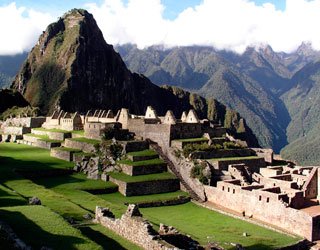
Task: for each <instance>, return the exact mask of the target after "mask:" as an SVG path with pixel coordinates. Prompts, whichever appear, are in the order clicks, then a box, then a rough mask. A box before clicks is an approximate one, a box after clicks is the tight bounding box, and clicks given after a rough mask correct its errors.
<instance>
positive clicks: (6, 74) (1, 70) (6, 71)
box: [0, 53, 28, 89]
mask: <svg viewBox="0 0 320 250" xmlns="http://www.w3.org/2000/svg"><path fill="white" fill-rule="evenodd" d="M27 55H28V53H22V54H18V55H13V56H0V89H1V88H7V87H9V86H10V85H11V83H12V81H13V79H14V77H15V75H16V74H17V72H18V70H19V69H20V67H21V65H22V63H23V62H24V60H25V59H26V58H27Z"/></svg>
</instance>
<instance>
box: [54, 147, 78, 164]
mask: <svg viewBox="0 0 320 250" xmlns="http://www.w3.org/2000/svg"><path fill="white" fill-rule="evenodd" d="M50 156H52V157H55V158H58V159H61V160H65V161H72V160H73V153H72V152H70V151H66V150H60V149H59V148H52V149H51V150H50Z"/></svg>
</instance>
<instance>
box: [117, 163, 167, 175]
mask: <svg viewBox="0 0 320 250" xmlns="http://www.w3.org/2000/svg"><path fill="white" fill-rule="evenodd" d="M120 167H121V170H122V172H123V173H125V174H127V175H131V176H136V175H145V174H156V173H161V172H165V171H167V165H166V164H165V163H159V164H152V165H145V166H130V165H127V164H120Z"/></svg>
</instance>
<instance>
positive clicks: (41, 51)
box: [12, 9, 257, 145]
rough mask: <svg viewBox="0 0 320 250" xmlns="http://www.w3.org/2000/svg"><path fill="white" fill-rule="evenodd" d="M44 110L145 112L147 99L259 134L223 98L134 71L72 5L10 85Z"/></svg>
mask: <svg viewBox="0 0 320 250" xmlns="http://www.w3.org/2000/svg"><path fill="white" fill-rule="evenodd" d="M12 87H13V88H14V89H17V90H19V91H20V92H21V93H22V94H23V96H24V97H25V98H26V100H27V101H28V102H30V104H31V105H32V106H37V107H39V108H40V110H41V111H42V113H50V112H52V111H53V110H54V109H57V108H60V109H63V110H65V111H70V112H75V111H79V112H86V111H87V110H89V109H112V110H114V111H117V110H118V109H120V108H122V107H125V108H128V109H129V110H130V112H132V113H135V114H143V113H144V112H145V110H146V107H147V106H148V105H151V106H153V107H154V108H155V109H156V110H157V112H158V113H159V115H164V114H165V112H166V111H167V110H168V109H171V110H172V111H173V112H174V114H175V115H176V116H177V117H179V116H180V115H181V113H182V111H184V110H188V109H190V108H194V109H195V110H196V111H197V113H198V115H199V116H200V118H206V117H207V116H209V118H212V119H215V120H216V121H217V122H220V123H222V124H225V120H226V119H227V123H226V124H227V125H228V126H229V128H230V130H232V131H234V132H239V133H241V134H242V135H245V137H246V138H250V140H249V141H251V144H252V145H256V144H257V140H256V138H255V136H254V135H253V134H252V132H251V130H250V129H249V128H248V127H247V126H246V125H245V122H244V120H243V119H241V117H240V116H239V115H238V114H237V113H236V112H234V111H231V110H229V109H226V107H225V106H223V105H221V104H220V103H219V102H217V101H215V100H213V99H211V100H206V99H205V98H202V97H200V96H199V95H196V94H190V93H189V92H186V91H182V90H180V89H177V88H171V87H168V86H165V87H159V86H157V85H154V84H153V83H151V82H150V80H149V79H148V78H146V77H145V76H143V75H140V74H136V73H131V71H129V70H128V69H127V67H126V65H125V63H124V62H123V61H122V59H121V57H120V55H119V54H118V53H116V52H115V51H114V49H113V46H112V45H109V44H107V43H106V42H105V40H104V38H103V35H102V33H101V31H100V29H99V27H98V26H97V24H96V21H95V20H94V18H93V16H92V15H91V14H90V13H88V12H87V11H85V10H78V9H74V10H71V11H69V12H68V13H66V14H65V15H64V16H63V17H62V18H60V19H59V20H58V21H57V22H56V23H53V24H51V25H49V26H48V28H47V29H46V31H45V32H44V33H43V34H42V35H41V36H40V38H39V41H38V43H37V44H36V45H35V46H34V48H33V49H32V51H31V52H30V54H29V55H28V58H27V60H26V61H25V63H24V65H23V67H22V69H21V70H20V72H19V73H18V75H17V76H16V78H15V81H14V83H13V85H12Z"/></svg>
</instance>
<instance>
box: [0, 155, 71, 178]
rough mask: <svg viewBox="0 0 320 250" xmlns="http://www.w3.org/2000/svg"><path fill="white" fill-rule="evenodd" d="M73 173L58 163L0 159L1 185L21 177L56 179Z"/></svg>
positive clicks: (10, 158)
mask: <svg viewBox="0 0 320 250" xmlns="http://www.w3.org/2000/svg"><path fill="white" fill-rule="evenodd" d="M72 172H73V171H72V170H71V169H70V168H69V167H65V168H63V167H61V164H60V163H58V162H54V161H53V162H45V163H43V162H39V161H30V160H25V161H24V160H17V159H14V158H12V157H3V156H1V157H0V183H1V181H7V180H12V179H20V177H21V175H22V176H24V177H27V178H38V177H55V176H61V175H69V174H71V173H72Z"/></svg>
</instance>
